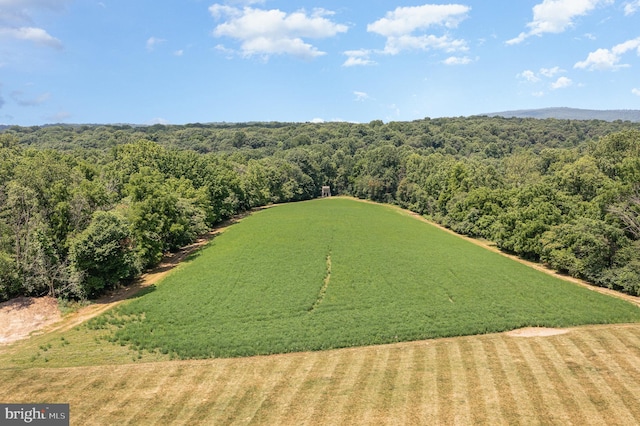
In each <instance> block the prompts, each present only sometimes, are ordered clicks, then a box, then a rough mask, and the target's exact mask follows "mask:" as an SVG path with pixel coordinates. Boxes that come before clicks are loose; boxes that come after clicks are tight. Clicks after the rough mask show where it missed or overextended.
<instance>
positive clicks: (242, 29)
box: [209, 4, 348, 59]
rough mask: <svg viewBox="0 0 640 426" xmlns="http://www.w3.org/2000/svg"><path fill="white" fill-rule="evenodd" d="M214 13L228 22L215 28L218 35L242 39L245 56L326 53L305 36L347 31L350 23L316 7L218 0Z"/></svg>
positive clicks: (331, 35)
mask: <svg viewBox="0 0 640 426" xmlns="http://www.w3.org/2000/svg"><path fill="white" fill-rule="evenodd" d="M209 12H210V13H211V16H213V17H214V18H215V19H218V20H222V19H225V21H224V22H222V23H221V24H219V25H217V26H216V28H215V29H214V30H213V35H214V36H215V37H229V38H232V39H236V40H238V41H240V50H241V52H242V54H243V55H244V56H247V57H250V56H254V55H262V56H264V57H267V58H268V57H269V56H270V55H278V54H287V55H292V56H296V57H300V58H304V59H312V58H315V57H317V56H321V55H324V54H325V52H322V51H320V50H318V48H316V47H315V46H313V45H311V44H309V43H307V42H305V41H304V40H303V39H305V38H311V39H321V38H327V37H333V36H335V35H337V34H339V33H343V32H346V31H347V30H348V27H347V26H346V25H342V24H337V23H334V22H332V21H331V20H330V19H328V18H327V17H328V16H331V15H333V12H331V11H328V10H325V9H314V10H313V11H312V12H311V13H307V12H306V11H305V10H299V11H297V12H293V13H286V12H283V11H281V10H278V9H271V10H266V9H256V8H252V7H244V8H243V9H239V8H236V7H232V6H226V5H220V4H214V5H212V6H211V7H209Z"/></svg>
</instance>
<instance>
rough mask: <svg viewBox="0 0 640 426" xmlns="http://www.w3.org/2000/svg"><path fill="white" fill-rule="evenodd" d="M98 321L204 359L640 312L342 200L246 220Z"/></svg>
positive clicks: (136, 339)
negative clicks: (148, 289)
mask: <svg viewBox="0 0 640 426" xmlns="http://www.w3.org/2000/svg"><path fill="white" fill-rule="evenodd" d="M329 253H330V260H331V266H330V267H331V270H330V279H331V281H330V283H329V285H328V286H327V287H326V288H325V287H324V282H325V281H324V280H325V278H326V277H327V276H328V275H327V274H328V264H327V259H328V257H327V256H328V254H329ZM319 294H321V295H322V297H321V300H322V303H318V300H319V299H318V298H319V296H318V295H319ZM105 318H107V320H105ZM101 321H102V322H104V321H111V322H112V323H113V324H114V325H115V326H117V327H118V329H117V331H115V340H117V341H118V342H119V343H124V344H128V345H131V346H132V347H134V348H136V349H138V348H144V349H148V350H151V351H157V350H159V351H160V352H163V353H170V354H173V355H177V356H178V357H180V358H207V357H228V356H243V355H256V354H273V353H282V352H296V351H306V350H322V349H328V348H339V347H346V346H359V345H371V344H380V343H392V342H395V341H408V340H419V339H425V338H436V337H447V336H458V335H469V334H478V333H488V332H498V331H504V330H510V329H513V328H518V327H523V326H533V325H541V326H570V325H577V324H585V323H607V322H633V321H640V309H638V308H637V307H635V306H633V305H632V304H630V303H628V302H626V301H622V300H617V299H614V298H611V297H608V296H605V295H602V294H600V293H597V292H593V291H589V290H588V289H585V288H582V287H579V286H577V285H575V284H572V283H568V282H564V281H562V280H559V279H557V278H555V277H552V276H549V275H547V274H543V273H541V272H539V271H536V270H534V269H532V268H529V267H527V266H525V265H522V264H520V263H518V262H515V261H513V260H511V259H508V258H505V257H503V256H501V255H499V254H497V253H494V252H491V251H489V250H486V249H483V248H481V247H478V246H476V245H474V244H472V243H470V242H468V241H465V240H463V239H461V238H458V237H456V236H454V235H451V234H449V233H447V232H444V231H442V230H440V229H438V228H436V227H434V226H431V225H429V224H427V223H424V222H422V221H419V220H416V219H415V218H413V217H409V216H406V215H404V214H399V211H398V210H397V209H394V208H392V207H388V206H381V205H374V204H368V203H361V202H358V201H354V200H351V199H343V198H337V199H325V200H313V201H309V202H304V203H295V204H289V205H280V206H277V207H273V208H270V209H267V210H263V211H261V212H259V213H256V214H255V215H253V216H249V217H247V218H245V219H243V221H241V222H240V223H238V224H236V225H234V226H232V227H230V228H229V229H228V230H227V231H225V232H224V233H223V234H222V235H220V236H218V237H216V238H215V239H214V240H213V241H212V242H211V243H210V245H209V246H208V247H207V248H206V249H204V250H202V251H201V252H200V254H199V255H198V256H197V257H195V258H194V259H193V260H191V261H190V262H189V263H188V264H186V265H185V266H184V267H182V268H179V269H178V270H176V271H174V273H172V274H170V275H169V276H168V277H167V278H166V279H165V280H164V281H163V282H162V283H161V284H160V285H159V286H158V287H157V289H156V290H155V291H152V292H150V293H148V294H146V295H145V296H143V297H140V298H137V299H136V300H133V301H131V302H129V303H127V304H125V305H123V306H121V307H119V308H118V309H117V311H116V312H115V313H112V314H110V315H107V316H105V317H102V319H100V320H96V321H94V322H93V323H92V324H93V325H94V326H98V327H99V326H102V323H101Z"/></svg>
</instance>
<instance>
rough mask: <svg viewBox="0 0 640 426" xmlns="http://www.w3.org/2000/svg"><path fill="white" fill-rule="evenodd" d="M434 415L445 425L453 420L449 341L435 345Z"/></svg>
mask: <svg viewBox="0 0 640 426" xmlns="http://www.w3.org/2000/svg"><path fill="white" fill-rule="evenodd" d="M436 369H437V370H436V389H437V406H436V413H437V414H436V415H437V417H438V418H439V419H440V420H441V421H444V422H445V423H448V424H452V423H453V418H454V401H453V385H452V383H451V382H452V378H451V360H450V358H449V341H446V342H438V344H437V345H436Z"/></svg>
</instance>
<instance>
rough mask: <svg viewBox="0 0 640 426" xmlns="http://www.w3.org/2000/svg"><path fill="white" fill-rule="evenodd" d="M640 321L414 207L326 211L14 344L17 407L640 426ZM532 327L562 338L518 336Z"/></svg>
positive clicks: (281, 213) (262, 224)
mask: <svg viewBox="0 0 640 426" xmlns="http://www.w3.org/2000/svg"><path fill="white" fill-rule="evenodd" d="M638 321H640V309H638V307H637V306H634V305H633V304H631V303H628V302H627V301H624V300H620V299H615V298H612V297H609V296H606V295H602V294H600V293H597V292H594V291H591V290H589V289H586V288H584V287H580V286H577V285H575V284H572V283H569V282H566V281H563V280H560V279H558V278H556V277H553V276H550V275H548V274H544V273H541V272H540V271H536V270H534V269H532V268H530V267H527V266H525V265H522V264H520V263H517V262H514V261H513V260H511V259H508V258H506V257H504V256H501V255H500V254H497V253H495V252H492V251H489V250H486V249H483V248H481V247H478V246H476V245H473V244H471V243H469V242H468V241H465V240H463V239H461V238H459V237H457V236H455V235H451V234H449V233H446V232H444V231H442V230H440V229H438V228H436V227H433V226H431V225H428V224H425V223H424V222H422V221H419V220H416V219H415V218H413V217H411V216H409V215H408V214H406V213H405V212H403V211H401V210H399V209H396V208H392V207H388V206H381V205H374V204H369V203H361V202H358V201H355V200H351V199H346V198H332V199H324V200H315V201H311V202H303V203H295V204H289V205H281V206H275V207H272V208H269V209H266V210H263V211H260V212H258V213H255V214H253V215H252V216H249V217H246V218H244V219H242V221H241V222H240V223H238V224H236V225H234V226H231V227H229V228H228V229H227V230H225V232H224V233H222V234H220V235H219V236H217V237H215V238H214V239H213V240H212V241H211V242H210V243H209V244H208V246H207V247H206V248H205V249H203V250H201V251H199V252H197V253H196V254H195V255H193V256H191V257H190V258H189V259H188V260H187V261H186V262H185V263H184V264H182V265H181V266H180V267H178V268H177V269H176V270H175V271H173V272H171V273H170V274H169V275H167V276H166V277H165V278H164V279H163V280H162V281H161V282H160V283H158V285H156V286H154V287H151V288H148V289H146V290H145V291H143V292H142V293H140V294H138V295H137V296H136V297H134V298H132V299H131V300H128V301H126V302H124V303H122V304H120V305H119V306H118V307H117V308H115V309H114V310H111V311H107V313H106V314H103V315H101V316H98V317H96V318H94V319H93V320H91V321H89V322H88V323H86V324H83V325H80V326H76V327H73V328H71V329H67V328H66V327H58V328H57V329H56V330H55V331H51V332H48V333H44V334H39V335H34V336H32V337H31V338H29V339H27V340H23V341H20V342H16V343H14V344H12V345H6V346H0V382H1V383H2V386H0V401H2V402H33V403H35V402H50V403H54V402H57V403H63V402H68V403H70V404H71V419H72V424H97V425H111V424H135V425H144V424H149V425H155V424H215V425H217V424H265V425H267V424H269V425H271V424H291V425H301V424H309V425H316V424H491V425H493V424H580V425H583V424H621V425H633V424H638V423H640V398H639V397H638V395H640V324H638ZM616 323H624V324H616ZM584 324H600V325H587V326H585V325H584ZM603 324H606V325H603ZM521 327H556V328H557V329H556V330H554V333H551V335H546V336H543V335H541V334H544V333H540V331H548V330H544V329H533V330H532V331H531V333H520V334H519V333H513V332H511V333H509V332H506V333H505V331H507V330H514V329H518V328H521ZM453 336H462V337H453ZM374 345H376V346H374ZM346 346H357V347H348V348H347V347H346ZM323 349H327V350H323ZM285 352H286V353H285ZM266 354H270V355H266ZM245 355H261V356H248V357H243V356H245ZM177 358H183V359H184V360H176V359H177ZM187 358H202V359H187Z"/></svg>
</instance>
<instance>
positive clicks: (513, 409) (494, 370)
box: [482, 338, 522, 424]
mask: <svg viewBox="0 0 640 426" xmlns="http://www.w3.org/2000/svg"><path fill="white" fill-rule="evenodd" d="M496 340H497V338H492V339H486V340H482V345H483V350H484V353H485V356H486V359H487V366H488V367H489V370H490V374H491V376H492V377H493V382H494V383H495V386H496V391H497V394H498V401H499V402H500V413H501V417H502V418H503V419H504V421H505V423H506V424H515V423H517V422H518V421H519V419H521V417H520V414H519V413H518V411H517V407H518V401H517V400H520V399H522V396H521V395H518V391H519V389H513V385H512V384H511V382H510V381H509V378H508V376H507V372H506V370H507V367H505V366H504V365H503V363H506V364H509V363H511V362H513V361H512V360H511V358H510V357H509V360H508V361H506V360H503V359H502V356H503V354H504V353H505V352H504V348H502V352H501V348H499V347H498V345H497V342H496Z"/></svg>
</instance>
